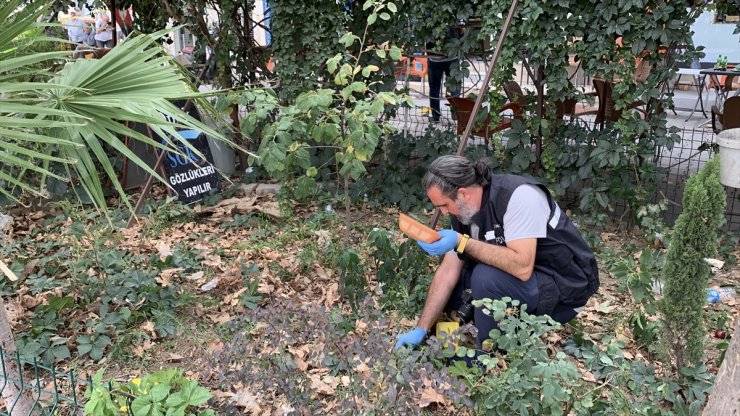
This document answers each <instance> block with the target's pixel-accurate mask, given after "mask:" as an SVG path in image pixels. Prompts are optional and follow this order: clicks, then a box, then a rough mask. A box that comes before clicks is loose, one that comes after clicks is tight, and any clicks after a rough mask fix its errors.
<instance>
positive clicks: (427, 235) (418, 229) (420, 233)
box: [398, 212, 441, 244]
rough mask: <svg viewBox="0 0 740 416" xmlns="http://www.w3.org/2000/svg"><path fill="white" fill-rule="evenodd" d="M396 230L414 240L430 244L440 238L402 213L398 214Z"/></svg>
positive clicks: (436, 233) (431, 230)
mask: <svg viewBox="0 0 740 416" xmlns="http://www.w3.org/2000/svg"><path fill="white" fill-rule="evenodd" d="M398 228H400V229H401V231H402V232H403V233H404V234H406V235H407V236H409V237H411V238H413V239H414V240H419V241H423V242H425V243H427V244H431V243H433V242H435V241H437V240H439V239H440V238H441V236H440V235H439V233H438V232H436V231H434V230H433V229H431V228H429V227H427V226H426V225H424V224H422V223H420V222H419V221H416V220H415V219H413V218H411V217H409V216H408V215H406V214H404V213H402V212H401V213H399V214H398Z"/></svg>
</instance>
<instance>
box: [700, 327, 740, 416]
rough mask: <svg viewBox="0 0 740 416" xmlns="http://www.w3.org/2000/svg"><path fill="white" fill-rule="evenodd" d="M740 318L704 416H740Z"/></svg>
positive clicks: (703, 413) (715, 380)
mask: <svg viewBox="0 0 740 416" xmlns="http://www.w3.org/2000/svg"><path fill="white" fill-rule="evenodd" d="M739 386H740V317H738V316H735V334H734V335H733V336H732V341H731V342H730V346H729V347H728V348H727V352H726V353H725V360H724V361H723V362H722V365H721V366H720V367H719V372H717V378H715V379H714V387H713V388H712V394H711V395H709V400H708V401H707V406H706V407H705V408H704V412H702V415H704V416H717V415H727V416H740V388H739Z"/></svg>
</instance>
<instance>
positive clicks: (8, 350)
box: [0, 297, 34, 416]
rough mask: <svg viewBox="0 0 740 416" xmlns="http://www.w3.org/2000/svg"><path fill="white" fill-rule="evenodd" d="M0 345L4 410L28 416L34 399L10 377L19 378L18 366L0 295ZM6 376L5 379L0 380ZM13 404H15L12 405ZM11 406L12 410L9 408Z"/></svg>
mask: <svg viewBox="0 0 740 416" xmlns="http://www.w3.org/2000/svg"><path fill="white" fill-rule="evenodd" d="M0 346H1V347H2V349H3V353H4V354H5V355H4V356H5V359H4V361H5V374H0V381H2V384H4V387H3V391H2V397H3V401H4V402H5V408H6V411H7V412H9V413H10V415H11V416H28V415H32V414H33V408H34V400H33V399H32V398H31V396H30V392H28V391H23V392H22V391H20V389H19V388H18V386H16V385H15V382H13V381H12V380H10V379H15V380H18V379H19V378H20V368H19V365H18V362H17V361H16V360H15V352H16V350H15V340H14V339H13V331H12V329H11V328H10V322H8V315H7V313H6V311H5V302H4V301H3V299H2V297H0ZM3 378H6V380H2V379H3ZM13 404H15V406H13ZM11 406H12V410H11Z"/></svg>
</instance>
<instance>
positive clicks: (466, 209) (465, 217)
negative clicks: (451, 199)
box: [456, 201, 478, 225]
mask: <svg viewBox="0 0 740 416" xmlns="http://www.w3.org/2000/svg"><path fill="white" fill-rule="evenodd" d="M456 203H457V201H456ZM457 204H458V206H459V207H460V215H457V216H456V217H457V220H458V221H460V223H461V224H464V225H470V224H472V223H473V217H474V216H475V214H477V213H478V210H476V209H475V208H472V207H470V206H468V205H465V204H463V203H457Z"/></svg>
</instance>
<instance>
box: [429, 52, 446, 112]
mask: <svg viewBox="0 0 740 416" xmlns="http://www.w3.org/2000/svg"><path fill="white" fill-rule="evenodd" d="M444 65H445V63H444V62H434V61H432V60H431V59H430V60H429V63H428V72H427V73H428V75H429V107H430V108H431V109H432V119H433V120H434V121H439V116H440V113H439V99H440V94H441V93H442V77H443V76H444V72H445V71H444Z"/></svg>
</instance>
